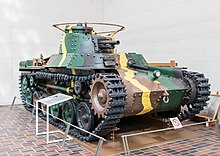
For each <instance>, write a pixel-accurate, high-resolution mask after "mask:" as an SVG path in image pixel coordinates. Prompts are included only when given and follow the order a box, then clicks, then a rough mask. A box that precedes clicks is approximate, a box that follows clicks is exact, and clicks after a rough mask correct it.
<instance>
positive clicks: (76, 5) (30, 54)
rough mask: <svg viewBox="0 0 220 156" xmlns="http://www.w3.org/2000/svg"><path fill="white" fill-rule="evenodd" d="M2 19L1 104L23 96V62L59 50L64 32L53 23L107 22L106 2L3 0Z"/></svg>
mask: <svg viewBox="0 0 220 156" xmlns="http://www.w3.org/2000/svg"><path fill="white" fill-rule="evenodd" d="M0 21H1V22H0V47H1V48H0V49H1V50H0V104H9V103H11V101H12V98H13V96H14V95H16V96H19V93H18V77H19V74H20V73H19V71H18V63H19V61H20V60H26V59H32V58H34V57H39V55H40V53H43V54H44V56H49V55H50V54H51V53H56V52H58V47H59V42H60V39H61V32H60V31H58V30H56V29H54V28H52V27H51V25H52V24H54V23H59V22H78V21H103V1H102V0H74V1H73V0H62V1H61V0H31V1H30V0H0ZM17 103H19V101H17Z"/></svg>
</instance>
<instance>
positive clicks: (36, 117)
mask: <svg viewBox="0 0 220 156" xmlns="http://www.w3.org/2000/svg"><path fill="white" fill-rule="evenodd" d="M38 105H39V103H38V101H37V102H36V116H35V119H36V135H38Z"/></svg>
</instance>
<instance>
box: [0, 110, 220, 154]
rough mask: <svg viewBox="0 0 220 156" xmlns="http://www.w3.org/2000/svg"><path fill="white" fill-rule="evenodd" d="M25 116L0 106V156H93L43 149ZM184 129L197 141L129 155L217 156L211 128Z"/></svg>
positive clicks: (218, 143) (70, 148)
mask: <svg viewBox="0 0 220 156" xmlns="http://www.w3.org/2000/svg"><path fill="white" fill-rule="evenodd" d="M29 116H30V113H29V112H28V111H26V110H25V109H23V107H22V106H15V107H14V109H13V110H12V111H10V110H9V106H0V156H1V155H15V156H17V155H94V153H92V152H91V151H89V150H87V149H85V148H84V147H82V146H81V145H80V144H78V143H77V142H75V141H73V140H72V141H70V142H68V144H67V145H66V146H65V147H64V148H60V147H59V145H58V144H57V143H52V144H48V145H47V144H46V143H45V137H44V136H35V125H34V124H27V123H28V122H29ZM42 123H43V121H42ZM51 127H53V126H51ZM188 129H191V130H193V131H197V132H198V133H200V135H199V137H196V138H192V139H182V140H178V141H174V142H169V143H165V144H161V145H157V146H151V147H146V148H141V149H138V150H134V151H132V152H131V155H149V156H157V155H158V156H160V155H162V156H169V155H174V156H176V155H184V156H193V155H195V156H197V155H203V156H208V155H210V156H220V138H219V137H218V136H217V135H216V131H215V129H214V127H212V128H206V127H204V126H195V127H191V128H188ZM116 155H124V154H123V153H121V154H115V156H116Z"/></svg>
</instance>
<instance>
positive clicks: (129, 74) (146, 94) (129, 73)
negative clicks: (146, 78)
mask: <svg viewBox="0 0 220 156" xmlns="http://www.w3.org/2000/svg"><path fill="white" fill-rule="evenodd" d="M119 55H120V65H121V69H124V70H126V72H125V77H124V78H125V79H126V80H128V81H129V82H130V83H131V84H132V85H134V86H135V87H137V88H139V89H140V90H141V91H142V92H143V93H142V104H143V107H144V108H143V110H142V111H141V112H140V113H138V114H137V115H141V114H145V113H147V112H150V111H151V110H152V109H153V107H152V106H151V101H150V90H149V89H148V88H147V87H146V86H144V85H142V84H141V83H140V82H138V81H137V80H136V79H133V77H134V73H135V72H134V71H133V70H130V69H128V68H127V61H128V60H127V57H126V54H119Z"/></svg>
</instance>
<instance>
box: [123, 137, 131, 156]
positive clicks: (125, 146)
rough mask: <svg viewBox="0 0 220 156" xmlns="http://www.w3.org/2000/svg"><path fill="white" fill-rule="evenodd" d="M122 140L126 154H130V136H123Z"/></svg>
mask: <svg viewBox="0 0 220 156" xmlns="http://www.w3.org/2000/svg"><path fill="white" fill-rule="evenodd" d="M122 141H123V146H124V151H125V156H130V151H129V147H128V138H127V137H122Z"/></svg>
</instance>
